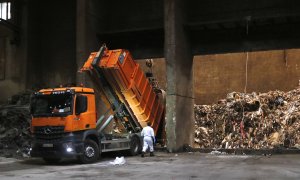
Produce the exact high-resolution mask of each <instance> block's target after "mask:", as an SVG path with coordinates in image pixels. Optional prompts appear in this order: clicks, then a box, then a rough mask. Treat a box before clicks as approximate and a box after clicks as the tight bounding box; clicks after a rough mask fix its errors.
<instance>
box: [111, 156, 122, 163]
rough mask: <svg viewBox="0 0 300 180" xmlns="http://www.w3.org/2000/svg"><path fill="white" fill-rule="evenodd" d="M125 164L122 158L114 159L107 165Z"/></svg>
mask: <svg viewBox="0 0 300 180" xmlns="http://www.w3.org/2000/svg"><path fill="white" fill-rule="evenodd" d="M125 163H126V161H125V158H124V156H122V157H116V159H115V160H114V161H111V162H109V164H112V165H123V164H125Z"/></svg>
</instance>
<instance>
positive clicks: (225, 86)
mask: <svg viewBox="0 0 300 180" xmlns="http://www.w3.org/2000/svg"><path fill="white" fill-rule="evenodd" d="M246 60H247V53H232V54H218V55H205V56H195V57H194V93H195V103H196V104H211V103H215V102H217V101H218V100H219V99H222V98H225V97H226V94H227V93H229V92H232V91H239V92H244V89H245V86H246ZM138 62H139V63H140V64H141V67H142V68H144V69H145V70H147V68H146V66H145V65H144V64H145V62H144V61H143V60H142V61H138ZM153 70H154V75H155V76H156V77H157V79H158V81H159V83H160V85H161V87H163V88H165V83H166V79H165V74H166V73H165V61H164V60H163V59H154V69H153ZM299 80H300V49H289V50H274V51H261V52H250V53H248V65H247V86H246V92H250V93H251V92H253V91H255V92H267V91H270V90H277V89H278V90H282V91H289V90H291V89H294V88H296V87H297V86H298V85H299Z"/></svg>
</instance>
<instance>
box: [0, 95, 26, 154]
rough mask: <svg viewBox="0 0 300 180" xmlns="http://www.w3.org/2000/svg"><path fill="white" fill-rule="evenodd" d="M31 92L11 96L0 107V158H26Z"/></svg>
mask: <svg viewBox="0 0 300 180" xmlns="http://www.w3.org/2000/svg"><path fill="white" fill-rule="evenodd" d="M30 95H31V92H29V91H26V92H23V93H20V94H17V95H14V96H12V97H11V98H10V99H9V101H8V102H7V103H6V104H2V105H0V156H4V157H18V158H22V157H28V155H29V150H30V120H31V117H30V112H29V101H30Z"/></svg>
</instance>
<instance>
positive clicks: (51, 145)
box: [43, 144, 53, 147]
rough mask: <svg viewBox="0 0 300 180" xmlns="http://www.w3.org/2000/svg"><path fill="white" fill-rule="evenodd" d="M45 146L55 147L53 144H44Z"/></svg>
mask: <svg viewBox="0 0 300 180" xmlns="http://www.w3.org/2000/svg"><path fill="white" fill-rule="evenodd" d="M43 147H53V144H43Z"/></svg>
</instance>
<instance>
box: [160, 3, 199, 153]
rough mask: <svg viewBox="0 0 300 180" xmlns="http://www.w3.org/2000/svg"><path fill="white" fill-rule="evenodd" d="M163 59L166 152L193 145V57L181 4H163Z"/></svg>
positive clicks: (182, 4) (183, 9)
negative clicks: (165, 93)
mask: <svg viewBox="0 0 300 180" xmlns="http://www.w3.org/2000/svg"><path fill="white" fill-rule="evenodd" d="M164 3H165V14H164V17H165V18H164V19H165V58H166V71H167V98H166V100H167V110H166V133H167V149H168V151H170V152H175V151H180V150H182V148H183V146H184V145H186V144H187V145H192V144H193V136H194V133H192V132H194V112H193V106H194V98H193V95H194V94H193V55H192V50H191V46H190V40H189V37H188V33H187V31H186V29H185V28H184V22H185V17H184V16H185V14H186V13H185V8H184V7H185V4H184V0H165V1H164Z"/></svg>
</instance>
